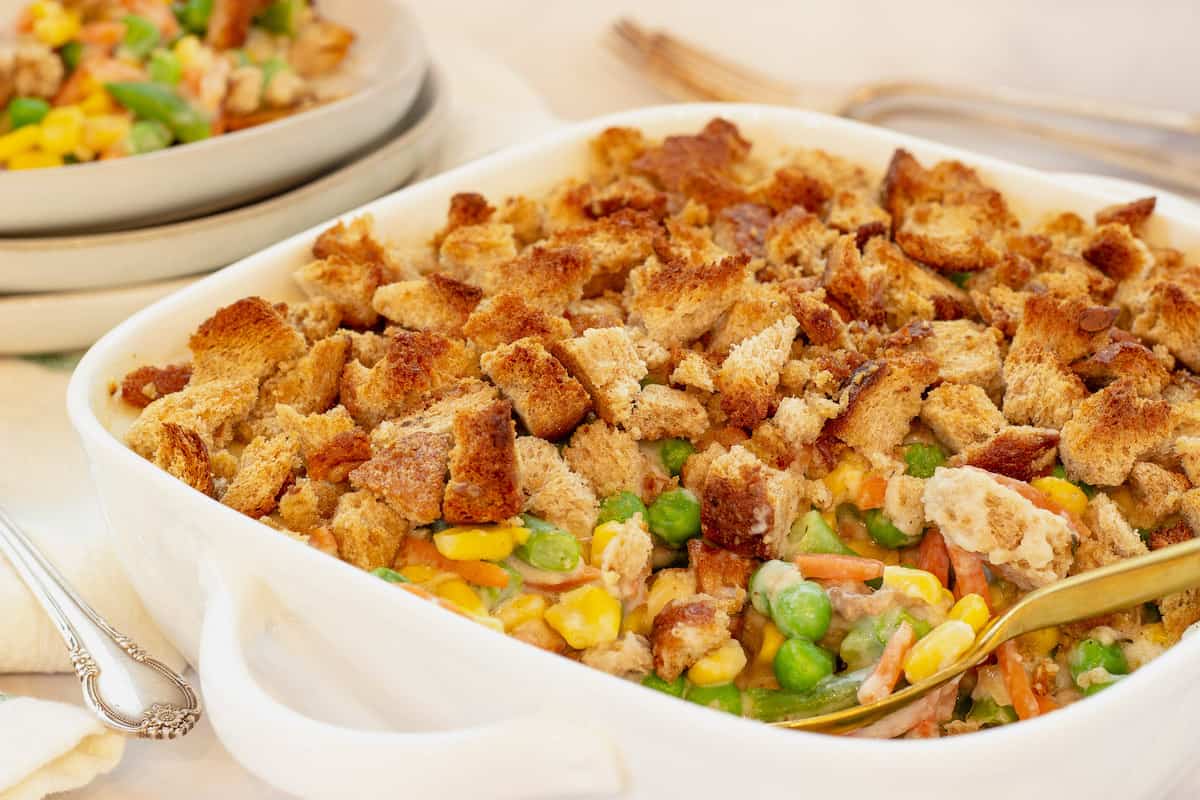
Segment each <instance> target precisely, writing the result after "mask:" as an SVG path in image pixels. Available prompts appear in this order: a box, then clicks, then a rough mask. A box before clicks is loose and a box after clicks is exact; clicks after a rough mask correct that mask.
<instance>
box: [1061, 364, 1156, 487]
mask: <svg viewBox="0 0 1200 800" xmlns="http://www.w3.org/2000/svg"><path fill="white" fill-rule="evenodd" d="M1170 435H1171V408H1170V406H1168V405H1167V403H1166V401H1164V400H1151V399H1147V398H1144V397H1139V396H1138V394H1137V392H1136V390H1135V389H1134V388H1133V386H1132V385H1131V384H1130V383H1128V382H1127V381H1117V382H1116V383H1114V384H1112V385H1111V386H1109V387H1107V388H1105V389H1103V390H1101V391H1099V392H1097V393H1096V394H1094V395H1092V396H1091V397H1089V398H1088V399H1086V400H1084V401H1083V402H1082V403H1080V404H1079V408H1078V409H1077V410H1076V411H1075V414H1074V415H1073V416H1072V417H1071V419H1070V421H1069V422H1067V424H1066V425H1064V426H1063V429H1062V441H1061V442H1060V443H1059V453H1060V455H1061V457H1062V462H1063V465H1064V466H1065V467H1066V469H1067V474H1068V475H1069V476H1070V477H1071V478H1072V479H1074V480H1080V481H1084V482H1086V483H1090V484H1093V485H1097V486H1117V485H1119V484H1121V483H1124V482H1125V479H1126V478H1127V477H1128V476H1129V472H1130V470H1132V469H1133V465H1134V463H1136V462H1137V461H1139V460H1141V459H1143V458H1145V457H1146V456H1147V455H1150V454H1151V453H1153V452H1155V451H1156V450H1157V449H1158V448H1159V447H1160V446H1161V445H1162V444H1163V443H1164V442H1166V440H1167V439H1168V437H1169V436H1170Z"/></svg>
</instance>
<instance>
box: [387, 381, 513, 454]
mask: <svg viewBox="0 0 1200 800" xmlns="http://www.w3.org/2000/svg"><path fill="white" fill-rule="evenodd" d="M498 399H500V393H499V392H498V391H497V390H496V387H495V386H492V385H491V384H490V383H484V382H483V381H481V380H477V379H475V378H466V379H464V380H460V381H458V382H457V383H455V384H453V385H452V386H450V387H449V388H447V389H444V390H442V391H440V392H439V393H438V394H437V396H436V397H435V398H433V399H431V400H427V401H426V402H424V403H423V404H422V405H421V406H420V407H418V408H416V409H413V410H412V411H409V412H407V413H406V414H404V415H403V416H401V417H396V418H395V419H389V420H384V421H383V422H381V423H379V425H377V426H376V427H375V429H374V430H372V431H371V449H372V450H384V449H387V448H389V447H395V446H397V445H398V444H400V442H401V441H402V440H403V439H404V438H405V437H406V436H408V435H409V434H410V433H417V432H420V433H435V434H437V435H439V436H444V437H446V438H447V440H449V439H450V438H451V436H452V434H453V432H454V418H455V417H456V416H457V415H458V413H459V412H460V411H480V410H482V409H484V408H486V407H488V406H490V405H491V404H492V403H494V402H495V401H496V400H498Z"/></svg>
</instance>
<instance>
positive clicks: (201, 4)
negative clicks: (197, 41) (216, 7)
mask: <svg viewBox="0 0 1200 800" xmlns="http://www.w3.org/2000/svg"><path fill="white" fill-rule="evenodd" d="M212 10H213V0H187V2H185V3H184V4H183V7H182V9H181V10H180V12H179V14H178V18H179V24H180V25H182V26H183V27H184V28H186V29H187V30H188V31H189V32H191V33H194V34H196V35H198V36H201V35H203V34H204V33H206V32H207V31H208V21H209V19H211V18H212Z"/></svg>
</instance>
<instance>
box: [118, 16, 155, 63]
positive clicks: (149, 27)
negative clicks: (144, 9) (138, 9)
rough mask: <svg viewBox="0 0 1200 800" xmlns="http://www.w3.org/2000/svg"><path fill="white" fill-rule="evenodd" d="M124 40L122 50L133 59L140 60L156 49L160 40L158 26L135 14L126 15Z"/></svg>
mask: <svg viewBox="0 0 1200 800" xmlns="http://www.w3.org/2000/svg"><path fill="white" fill-rule="evenodd" d="M122 21H123V22H124V23H125V38H124V39H123V40H122V41H121V47H122V49H123V50H124V51H125V52H126V53H128V54H129V55H131V56H133V57H134V58H138V59H142V58H145V57H146V56H148V55H150V51H151V50H153V49H154V48H156V47H158V43H159V40H160V39H161V38H162V37H160V36H159V33H158V26H157V25H155V24H154V23H153V22H152V21H151V20H149V19H146V18H145V17H142V16H139V15H137V14H126V15H125V19H124V20H122Z"/></svg>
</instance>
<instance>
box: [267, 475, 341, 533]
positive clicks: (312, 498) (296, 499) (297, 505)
mask: <svg viewBox="0 0 1200 800" xmlns="http://www.w3.org/2000/svg"><path fill="white" fill-rule="evenodd" d="M339 497H341V492H339V491H338V487H337V486H335V485H334V484H332V483H329V482H328V481H318V480H313V479H312V478H297V479H296V482H295V483H293V484H292V485H291V486H289V487H288V488H287V491H285V492H284V493H283V494H282V495H281V496H280V498H279V518H280V519H281V520H283V524H284V525H287V526H288V528H289V529H291V530H294V531H297V532H298V533H304V534H307V533H311V532H312V531H313V529H315V528H318V527H321V526H322V525H327V524H328V523H329V521H330V520H331V519H332V517H333V512H334V510H335V509H336V508H337V501H338V498H339Z"/></svg>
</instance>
